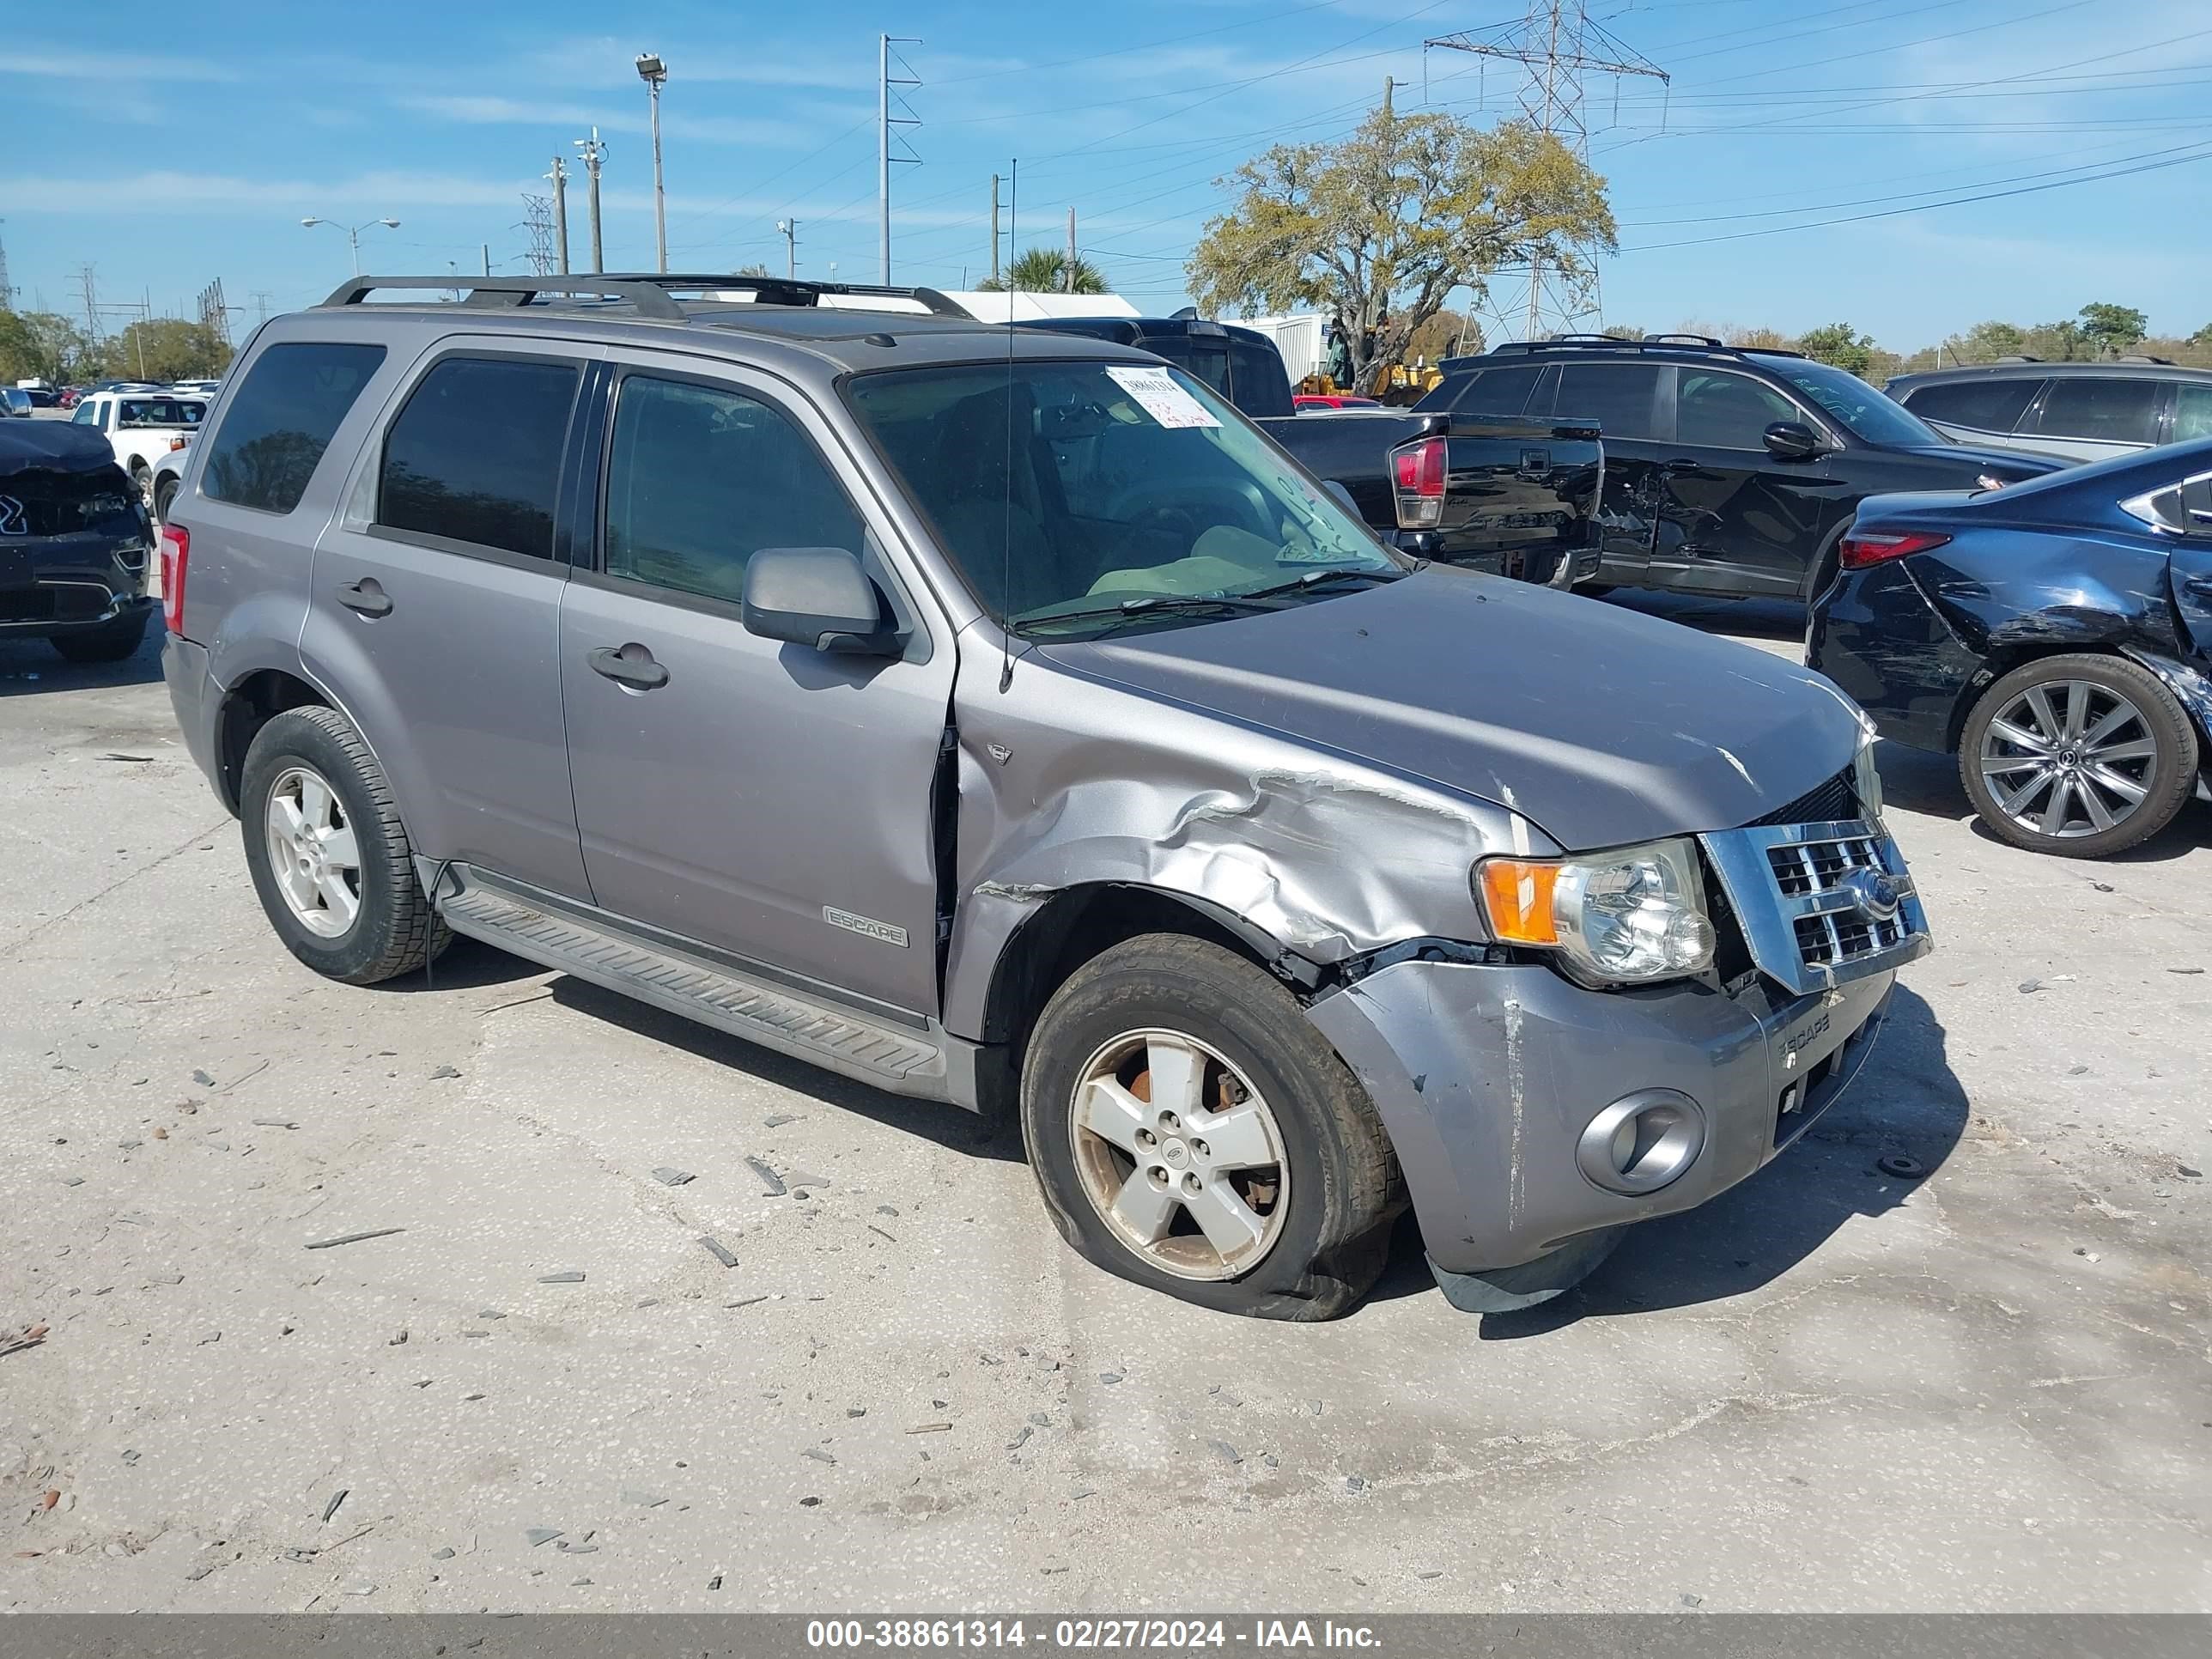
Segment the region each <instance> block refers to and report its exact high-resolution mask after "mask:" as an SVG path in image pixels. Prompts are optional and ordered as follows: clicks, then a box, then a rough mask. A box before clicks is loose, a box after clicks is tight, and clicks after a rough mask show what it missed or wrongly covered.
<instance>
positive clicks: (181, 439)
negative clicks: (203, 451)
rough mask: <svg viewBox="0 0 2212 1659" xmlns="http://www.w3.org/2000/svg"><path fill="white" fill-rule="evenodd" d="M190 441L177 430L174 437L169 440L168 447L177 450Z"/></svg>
mask: <svg viewBox="0 0 2212 1659" xmlns="http://www.w3.org/2000/svg"><path fill="white" fill-rule="evenodd" d="M190 442H191V439H190V438H187V437H186V436H185V435H184V434H183V433H181V432H179V434H178V435H176V436H175V437H173V438H172V439H170V440H169V447H170V448H171V449H172V450H179V449H182V448H183V447H185V445H186V444H188V443H190Z"/></svg>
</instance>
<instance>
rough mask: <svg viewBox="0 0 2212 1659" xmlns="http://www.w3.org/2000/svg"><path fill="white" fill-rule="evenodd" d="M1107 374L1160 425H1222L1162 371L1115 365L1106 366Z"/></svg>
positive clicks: (1160, 369)
mask: <svg viewBox="0 0 2212 1659" xmlns="http://www.w3.org/2000/svg"><path fill="white" fill-rule="evenodd" d="M1106 373H1107V374H1108V375H1109V377H1110V378H1111V379H1112V380H1113V382H1114V384H1115V385H1116V386H1120V387H1121V390H1122V391H1124V392H1127V393H1128V394H1129V395H1130V396H1131V397H1132V398H1135V399H1136V400H1137V402H1138V403H1139V404H1141V405H1142V406H1143V408H1144V410H1145V413H1146V414H1147V415H1149V416H1152V418H1153V419H1154V420H1156V421H1158V422H1159V423H1160V424H1161V425H1162V426H1174V427H1190V426H1219V425H1220V424H1221V422H1218V421H1217V420H1215V419H1214V418H1213V416H1211V415H1209V414H1207V413H1206V405H1205V404H1201V403H1200V402H1199V400H1198V399H1197V398H1194V397H1192V396H1191V395H1190V393H1188V392H1185V391H1184V390H1183V389H1182V387H1181V386H1177V385H1176V383H1175V377H1174V376H1172V375H1171V374H1169V373H1168V372H1167V370H1165V369H1164V368H1135V367H1133V366H1131V365H1128V364H1120V363H1117V364H1112V365H1109V367H1108V368H1107V370H1106Z"/></svg>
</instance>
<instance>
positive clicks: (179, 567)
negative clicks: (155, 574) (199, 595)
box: [161, 524, 192, 634]
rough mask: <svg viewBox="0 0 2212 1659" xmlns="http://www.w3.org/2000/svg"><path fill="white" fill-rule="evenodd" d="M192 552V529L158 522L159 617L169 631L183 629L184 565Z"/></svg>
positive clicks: (181, 630) (175, 631)
mask: <svg viewBox="0 0 2212 1659" xmlns="http://www.w3.org/2000/svg"><path fill="white" fill-rule="evenodd" d="M191 556H192V532H191V531H189V530H187V529H185V527H184V526H182V525H180V524H165V525H163V526H161V620H162V621H163V622H164V623H167V625H168V629H169V631H170V632H171V633H172V634H181V633H183V632H184V631H185V562H187V561H188V560H190V559H191Z"/></svg>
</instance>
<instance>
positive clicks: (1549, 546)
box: [1018, 317, 1605, 587]
mask: <svg viewBox="0 0 2212 1659" xmlns="http://www.w3.org/2000/svg"><path fill="white" fill-rule="evenodd" d="M1018 326H1019V327H1023V328H1033V329H1042V330H1044V331H1048V332H1054V333H1061V334H1081V335H1085V336H1088V337H1091V338H1094V339H1100V340H1112V341H1114V342H1115V343H1119V344H1121V345H1132V346H1137V347H1139V348H1141V349H1144V350H1146V351H1150V352H1152V353H1154V354H1156V355H1157V356H1161V357H1164V358H1165V359H1166V360H1167V361H1168V362H1171V363H1173V364H1174V365H1175V366H1176V368H1180V369H1182V370H1184V371H1185V372H1186V373H1188V374H1191V375H1193V376H1194V377H1195V378H1197V379H1199V380H1203V381H1205V382H1206V385H1207V386H1211V387H1212V388H1213V389H1214V390H1215V391H1216V392H1219V393H1221V394H1222V395H1223V396H1224V397H1225V398H1228V399H1229V401H1230V402H1231V403H1232V404H1236V405H1237V408H1238V409H1240V410H1243V412H1244V413H1245V414H1246V415H1248V416H1251V417H1252V419H1253V420H1255V422H1258V423H1259V425H1260V426H1261V428H1264V429H1265V430H1266V431H1267V435H1269V436H1270V437H1272V438H1273V439H1274V440H1275V441H1276V442H1277V443H1279V444H1280V445H1281V446H1282V447H1284V448H1285V449H1286V450H1288V451H1289V452H1290V453H1291V454H1292V455H1294V456H1295V457H1297V459H1298V460H1299V461H1300V462H1301V463H1303V464H1304V466H1305V467H1306V468H1307V470H1308V471H1310V472H1312V473H1313V474H1314V475H1315V476H1316V477H1320V478H1322V479H1324V480H1326V481H1328V483H1334V484H1339V485H1341V486H1342V487H1343V489H1344V490H1345V492H1346V494H1347V495H1349V496H1350V497H1351V498H1352V505H1353V506H1354V507H1357V508H1358V512H1359V515H1360V517H1361V518H1363V519H1364V520H1366V521H1367V524H1368V526H1369V528H1370V529H1372V530H1374V531H1375V532H1376V533H1377V534H1378V535H1380V536H1382V537H1383V538H1384V539H1385V540H1386V541H1389V543H1391V544H1393V545H1394V546H1396V547H1398V548H1400V549H1401V550H1404V551H1406V552H1408V553H1413V554H1416V555H1419V556H1421V557H1423V558H1428V559H1434V560H1436V561H1437V562H1439V563H1443V564H1453V565H1464V566H1467V567H1468V568H1473V569H1477V570H1486V571H1490V572H1492V573H1494V574H1498V575H1504V576H1514V577H1518V578H1520V579H1522V580H1528V581H1535V582H1542V583H1546V584H1547V585H1549V586H1555V587H1571V586H1573V585H1574V584H1575V583H1576V582H1578V581H1588V580H1590V579H1591V578H1592V577H1594V576H1595V574H1597V562H1598V557H1599V549H1598V544H1597V542H1596V539H1595V528H1594V526H1595V507H1596V506H1597V503H1598V501H1600V500H1601V498H1602V495H1603V491H1604V479H1605V458H1604V451H1603V449H1602V447H1601V445H1600V442H1599V435H1598V428H1597V427H1596V426H1595V425H1594V424H1591V423H1589V422H1579V421H1571V420H1564V419H1563V420H1558V421H1553V420H1551V419H1546V418H1531V419H1522V418H1520V417H1517V416H1504V415H1486V414H1472V413H1471V414H1462V413H1456V412H1449V411H1447V412H1443V413H1433V414H1423V413H1416V412H1413V411H1408V410H1393V409H1347V410H1311V411H1309V412H1307V413H1305V414H1303V415H1301V414H1294V413H1292V411H1291V383H1290V377H1289V375H1288V374H1287V373H1286V372H1285V369H1284V368H1283V359H1282V354H1281V353H1280V352H1279V351H1277V350H1276V349H1275V343H1274V342H1273V341H1272V340H1270V339H1269V338H1268V337H1267V336H1266V335H1264V334H1261V333H1260V332H1258V331H1256V330H1253V329H1248V328H1238V327H1237V326H1236V325H1234V324H1228V323H1217V322H1211V321H1207V320H1205V319H1200V318H1192V317H1160V318H1151V317H1143V318H1139V317H1073V318H1052V319H1044V320H1040V321H1035V322H1024V323H1022V324H1019V325H1018Z"/></svg>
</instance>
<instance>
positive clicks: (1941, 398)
mask: <svg viewBox="0 0 2212 1659" xmlns="http://www.w3.org/2000/svg"><path fill="white" fill-rule="evenodd" d="M2042 384H2043V377H2042V376H2040V375H2039V374H2030V375H2027V376H2024V377H2019V378H2014V377H2007V378H2005V379H2002V380H1999V379H1994V378H1993V379H1990V380H1951V381H1947V382H1939V383H1938V384H1936V385H1935V386H1914V387H1911V389H1910V390H1908V391H1907V392H1905V398H1904V403H1905V407H1906V408H1907V409H1909V410H1911V411H1912V412H1913V413H1914V414H1915V415H1917V416H1919V417H1920V418H1921V419H1922V420H1923V421H1941V422H1943V424H1944V425H1946V426H1970V427H1972V428H1974V429H1975V430H1976V431H1978V432H2009V431H2011V430H2012V429H2013V428H2014V427H2015V426H2017V425H2018V424H2019V423H2020V417H2021V416H2023V415H2025V414H2027V404H2028V400H2029V399H2030V398H2033V397H2034V396H2035V392H2036V388H2037V387H2038V386H2041V385H2042Z"/></svg>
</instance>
